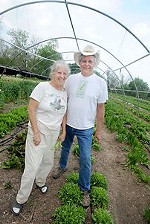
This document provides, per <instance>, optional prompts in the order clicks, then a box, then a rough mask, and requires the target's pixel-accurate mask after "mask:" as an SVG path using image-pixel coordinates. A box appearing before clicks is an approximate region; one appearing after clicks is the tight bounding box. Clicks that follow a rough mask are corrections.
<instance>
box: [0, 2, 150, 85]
mask: <svg viewBox="0 0 150 224" xmlns="http://www.w3.org/2000/svg"><path fill="white" fill-rule="evenodd" d="M139 2H141V1H139ZM139 2H137V3H135V1H128V0H127V1H126V0H114V1H110V0H106V1H103V0H94V1H93V0H88V1H83V0H80V1H79V0H78V1H77V0H74V1H73V0H71V1H63V0H62V1H50V0H49V1H44V0H43V1H27V0H26V1H25V0H18V1H17V0H13V1H12V0H7V1H6V0H2V1H1V12H0V16H1V17H0V41H1V42H0V43H1V44H3V42H7V44H9V43H10V42H11V40H10V36H9V35H8V31H9V30H10V29H15V30H16V29H21V30H25V31H26V32H28V34H29V36H30V38H34V40H36V42H37V46H39V45H40V43H41V44H43V43H46V42H47V41H49V40H53V39H56V40H57V42H58V49H57V50H58V52H60V53H61V54H62V56H63V58H64V60H66V61H68V62H69V63H74V60H73V53H74V52H75V51H78V50H81V49H82V48H84V47H85V45H87V44H92V45H94V47H95V48H96V49H97V50H99V51H100V55H101V62H100V64H99V67H98V68H97V71H98V72H99V73H100V74H101V75H102V76H104V77H105V78H106V79H107V72H108V71H109V72H111V73H114V74H115V75H116V76H117V78H118V80H119V81H121V80H122V79H124V80H128V79H134V78H135V77H138V78H141V79H143V81H145V82H147V83H148V85H149V86H150V69H149V68H150V14H149V12H150V4H149V2H148V1H146V0H144V1H142V3H141V5H142V8H140V3H139ZM142 15H144V17H142ZM38 43H39V44H38ZM18 48H19V46H18ZM20 50H23V49H20ZM26 50H27V53H28V54H30V53H32V47H31V48H30V49H26ZM10 66H11V64H10Z"/></svg>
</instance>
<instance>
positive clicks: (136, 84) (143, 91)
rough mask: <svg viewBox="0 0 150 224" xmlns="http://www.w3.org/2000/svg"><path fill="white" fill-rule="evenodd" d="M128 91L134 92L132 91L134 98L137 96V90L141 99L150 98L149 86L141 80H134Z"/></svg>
mask: <svg viewBox="0 0 150 224" xmlns="http://www.w3.org/2000/svg"><path fill="white" fill-rule="evenodd" d="M128 89H129V90H132V91H131V95H132V96H136V95H137V94H136V90H137V91H138V93H139V96H140V97H141V98H147V96H148V90H149V86H148V83H147V82H144V81H143V80H142V79H139V78H135V79H134V80H132V81H131V82H130V83H129V85H128Z"/></svg>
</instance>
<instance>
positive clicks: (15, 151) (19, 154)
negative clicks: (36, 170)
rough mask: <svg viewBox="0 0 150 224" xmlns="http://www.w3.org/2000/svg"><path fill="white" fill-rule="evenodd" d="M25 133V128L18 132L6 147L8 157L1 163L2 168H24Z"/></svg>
mask: <svg viewBox="0 0 150 224" xmlns="http://www.w3.org/2000/svg"><path fill="white" fill-rule="evenodd" d="M26 135H27V130H25V131H22V132H20V133H18V135H16V137H15V141H14V142H13V144H12V145H11V146H10V147H8V148H7V150H8V153H9V156H8V158H9V159H8V160H6V161H4V162H3V163H2V168H3V169H11V168H17V169H23V168H24V162H25V161H24V160H25V141H26Z"/></svg>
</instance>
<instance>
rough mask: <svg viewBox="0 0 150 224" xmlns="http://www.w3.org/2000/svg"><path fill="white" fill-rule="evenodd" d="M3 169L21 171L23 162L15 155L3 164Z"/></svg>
mask: <svg viewBox="0 0 150 224" xmlns="http://www.w3.org/2000/svg"><path fill="white" fill-rule="evenodd" d="M1 167H2V168H3V169H11V168H16V169H20V168H21V162H20V160H19V158H18V157H17V156H16V155H15V154H13V155H12V156H11V157H10V159H9V160H6V161H4V162H3V163H2V165H1Z"/></svg>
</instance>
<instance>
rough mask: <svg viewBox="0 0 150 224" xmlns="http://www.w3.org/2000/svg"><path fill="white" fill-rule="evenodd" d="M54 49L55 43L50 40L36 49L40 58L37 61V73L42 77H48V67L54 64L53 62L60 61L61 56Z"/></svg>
mask: <svg viewBox="0 0 150 224" xmlns="http://www.w3.org/2000/svg"><path fill="white" fill-rule="evenodd" d="M56 47H57V41H56V40H52V41H49V42H48V43H47V44H46V45H44V46H42V47H41V48H39V49H38V51H37V54H38V55H39V56H41V57H42V58H38V59H37V61H38V65H37V68H38V69H37V71H38V73H40V74H42V75H44V76H49V73H50V67H51V65H52V64H53V63H54V61H56V60H60V59H62V56H61V54H60V53H58V52H57V51H56ZM44 58H45V59H44Z"/></svg>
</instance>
